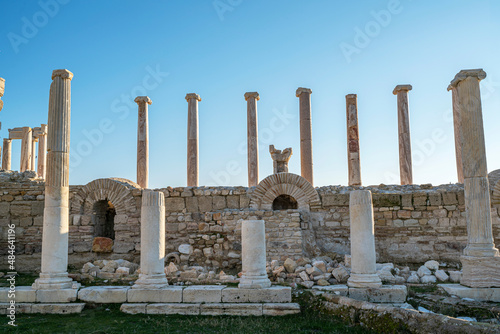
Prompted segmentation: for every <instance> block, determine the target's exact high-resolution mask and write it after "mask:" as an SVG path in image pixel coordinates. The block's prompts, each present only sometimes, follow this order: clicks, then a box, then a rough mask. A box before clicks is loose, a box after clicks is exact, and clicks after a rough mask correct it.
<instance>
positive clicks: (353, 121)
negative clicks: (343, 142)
mask: <svg viewBox="0 0 500 334" xmlns="http://www.w3.org/2000/svg"><path fill="white" fill-rule="evenodd" d="M345 102H346V114H347V164H348V170H349V185H350V186H360V185H361V163H360V159H359V131H358V97H357V95H356V94H348V95H346V96H345Z"/></svg>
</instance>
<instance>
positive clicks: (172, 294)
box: [127, 286, 184, 303]
mask: <svg viewBox="0 0 500 334" xmlns="http://www.w3.org/2000/svg"><path fill="white" fill-rule="evenodd" d="M183 289H184V288H182V287H180V286H167V287H165V288H162V289H135V288H132V289H130V290H128V293H127V301H128V302H129V303H182V290H183Z"/></svg>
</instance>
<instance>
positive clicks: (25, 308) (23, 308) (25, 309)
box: [0, 303, 33, 314]
mask: <svg viewBox="0 0 500 334" xmlns="http://www.w3.org/2000/svg"><path fill="white" fill-rule="evenodd" d="M32 305H33V304H31V303H16V304H15V313H16V314H19V313H31V306H32ZM9 307H10V303H0V314H10V311H11V310H9Z"/></svg>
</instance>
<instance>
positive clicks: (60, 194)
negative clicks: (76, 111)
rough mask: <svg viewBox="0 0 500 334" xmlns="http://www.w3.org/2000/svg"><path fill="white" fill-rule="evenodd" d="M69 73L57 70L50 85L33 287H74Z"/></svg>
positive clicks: (70, 77)
mask: <svg viewBox="0 0 500 334" xmlns="http://www.w3.org/2000/svg"><path fill="white" fill-rule="evenodd" d="M72 78H73V73H71V72H70V71H68V70H55V71H54V72H53V73H52V80H53V81H52V84H51V86H50V99H49V117H48V120H49V122H48V138H47V149H48V153H47V175H46V180H45V209H44V217H43V237H42V268H41V269H42V270H41V273H40V278H38V279H37V280H36V281H35V283H34V284H33V287H34V288H36V289H64V288H71V287H72V280H71V278H69V277H68V273H67V267H68V233H69V221H68V219H69V141H70V136H69V133H70V117H71V116H70V115H71V79H72Z"/></svg>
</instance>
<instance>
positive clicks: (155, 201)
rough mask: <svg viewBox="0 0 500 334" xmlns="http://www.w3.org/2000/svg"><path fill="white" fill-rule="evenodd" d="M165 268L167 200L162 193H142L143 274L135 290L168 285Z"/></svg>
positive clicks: (147, 191) (149, 191)
mask: <svg viewBox="0 0 500 334" xmlns="http://www.w3.org/2000/svg"><path fill="white" fill-rule="evenodd" d="M164 266H165V198H164V195H163V193H162V192H160V191H152V190H149V189H146V190H143V191H142V207H141V274H140V275H139V279H138V280H137V281H136V282H135V284H134V286H133V287H132V288H133V289H147V288H152V289H159V288H163V287H165V286H167V285H168V282H167V278H166V276H165V272H164Z"/></svg>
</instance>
